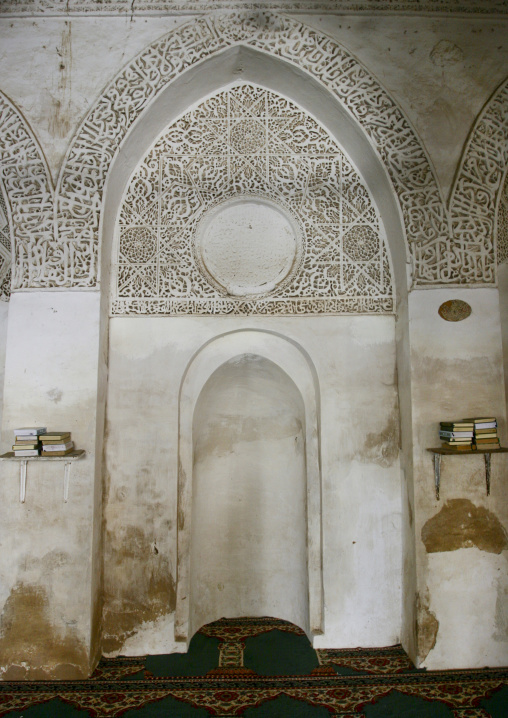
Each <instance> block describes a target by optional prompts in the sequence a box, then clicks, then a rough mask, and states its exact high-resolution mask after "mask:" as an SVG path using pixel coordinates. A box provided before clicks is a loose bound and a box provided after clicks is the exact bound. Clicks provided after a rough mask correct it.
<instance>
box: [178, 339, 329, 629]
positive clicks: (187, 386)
mask: <svg viewBox="0 0 508 718" xmlns="http://www.w3.org/2000/svg"><path fill="white" fill-rule="evenodd" d="M244 354H254V355H257V356H261V357H263V358H265V359H268V360H270V361H272V362H273V363H274V364H276V365H277V366H278V367H279V368H280V369H282V371H284V372H285V373H286V374H287V375H288V376H289V378H290V379H292V381H293V382H294V384H295V385H296V387H297V388H298V390H299V392H300V394H301V396H302V399H303V405H304V408H305V441H306V469H307V541H308V543H307V551H308V553H307V562H308V574H309V619H310V630H311V633H313V634H320V633H322V632H323V565H322V527H321V468H320V467H321V460H320V408H319V406H320V405H319V384H318V379H317V374H316V370H315V368H314V365H313V364H312V361H311V359H310V357H308V355H307V354H306V352H305V351H304V350H303V349H302V348H301V347H300V346H299V345H298V344H296V343H295V342H292V341H291V340H289V339H286V338H285V337H283V336H281V335H279V334H276V333H273V332H267V331H260V330H252V329H245V330H238V331H234V332H229V333H227V334H223V335H221V336H219V337H215V338H214V339H212V340H210V341H209V342H208V343H207V344H205V345H204V346H203V347H201V349H200V350H199V351H198V352H197V353H196V354H195V355H194V357H193V358H192V359H191V361H190V362H189V365H188V367H187V369H186V372H185V374H184V377H183V379H182V384H181V388H180V399H179V439H178V445H179V456H178V534H177V535H178V541H177V546H178V548H177V551H178V569H177V599H176V612H175V638H176V640H179V641H186V642H187V643H188V642H189V640H190V639H191V637H192V634H193V632H194V629H193V627H192V626H191V625H190V600H191V596H190V537H191V522H192V516H191V506H192V474H193V438H192V423H193V416H194V408H195V406H196V402H197V400H198V398H199V395H200V393H201V390H202V389H203V387H204V385H205V384H206V382H207V380H208V379H209V378H210V376H211V375H212V374H213V373H214V371H215V370H216V369H218V368H219V367H220V366H222V365H223V364H224V363H225V362H227V361H229V360H231V359H234V358H235V357H238V356H241V355H244ZM197 628H199V626H198V627H197Z"/></svg>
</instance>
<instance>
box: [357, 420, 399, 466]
mask: <svg viewBox="0 0 508 718" xmlns="http://www.w3.org/2000/svg"><path fill="white" fill-rule="evenodd" d="M398 455H399V411H398V409H394V410H393V411H392V413H391V414H390V416H389V418H388V421H387V422H386V424H385V426H384V427H383V429H382V430H381V431H379V432H373V433H370V434H367V437H366V439H365V444H364V447H363V452H362V456H361V457H359V458H360V460H361V461H368V462H373V463H376V464H379V466H383V467H388V466H391V465H392V464H393V462H394V461H396V459H397V457H398Z"/></svg>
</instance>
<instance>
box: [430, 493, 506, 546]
mask: <svg viewBox="0 0 508 718" xmlns="http://www.w3.org/2000/svg"><path fill="white" fill-rule="evenodd" d="M422 541H423V543H424V544H425V548H426V549H427V553H437V552H441V551H457V549H460V548H472V547H473V546H476V547H477V548H479V549H480V551H488V552H490V553H501V551H503V550H504V549H506V548H508V536H507V534H506V531H505V529H504V528H503V526H502V524H501V523H500V521H499V519H498V518H497V516H496V515H495V514H493V513H492V512H491V511H489V510H488V509H486V508H485V507H484V506H475V505H474V504H473V503H471V501H469V500H468V499H451V500H450V501H447V502H446V504H445V505H444V506H443V508H442V509H441V511H440V512H439V513H437V514H436V515H435V516H433V517H432V518H430V519H429V520H428V521H427V523H426V524H425V525H424V526H423V528H422Z"/></svg>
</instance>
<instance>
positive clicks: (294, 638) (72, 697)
mask: <svg viewBox="0 0 508 718" xmlns="http://www.w3.org/2000/svg"><path fill="white" fill-rule="evenodd" d="M84 716H94V717H95V718H113V717H114V716H123V718H148V716H150V717H154V718H158V717H160V718H162V717H163V716H171V717H174V718H205V716H218V717H224V718H225V717H226V716H228V717H229V716H243V717H244V718H321V717H322V718H329V717H330V716H341V718H380V717H388V716H393V718H446V717H447V716H450V717H455V718H485V717H489V716H490V717H491V718H506V717H507V716H508V669H482V670H469V671H465V670H458V671H422V670H416V669H415V668H414V666H413V665H412V664H411V662H410V660H409V659H408V657H407V655H406V654H405V653H404V651H403V650H402V648H401V647H400V646H391V647H388V648H371V649H344V650H337V649H318V650H314V649H312V647H311V646H310V644H309V641H308V639H307V637H306V636H305V634H304V633H303V632H302V631H301V630H300V629H299V628H297V627H296V626H294V625H292V624H290V623H287V622H286V621H279V620H276V619H271V618H239V619H222V620H220V621H216V622H215V623H211V624H208V625H207V626H204V627H203V628H202V629H201V630H200V631H199V632H198V633H197V634H196V635H195V636H194V638H193V639H192V641H191V644H190V647H189V651H188V653H186V654H171V655H165V656H142V657H138V658H122V657H120V658H113V659H103V660H102V661H101V662H100V664H99V666H98V667H97V669H96V671H95V672H94V674H93V676H92V677H91V678H90V679H88V680H86V681H58V682H56V681H36V682H35V681H34V682H25V681H19V682H14V681H12V682H4V683H0V718H4V717H8V718H15V717H16V718H48V717H51V718H84Z"/></svg>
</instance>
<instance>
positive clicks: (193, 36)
mask: <svg viewBox="0 0 508 718" xmlns="http://www.w3.org/2000/svg"><path fill="white" fill-rule="evenodd" d="M99 4H100V3H96V5H99ZM376 4H379V3H376ZM385 4H387V5H388V4H389V5H391V6H392V8H394V5H393V4H392V3H385ZM406 4H407V5H408V6H409V5H411V4H412V3H406ZM442 4H443V3H441V0H439V1H438V0H436V2H435V3H434V5H435V7H436V8H437V9H440V7H441V5H442ZM14 5H15V6H16V9H17V10H18V9H19V11H20V12H22V11H23V8H25V5H23V3H13V5H12V6H14ZM53 5H54V7H60V8H62V9H64V8H65V12H67V11H69V12H72V11H73V10H74V9H76V12H81V11H83V12H85V13H86V12H89V8H90V7H92V5H91V4H90V3H84V2H82V3H72V9H71V6H70V5H69V4H67V3H64V1H63V0H61V2H57V0H55V2H54V3H53ZM185 5H186V6H187V3H185ZM291 5H292V3H291ZM413 5H414V6H415V7H416V6H418V10H419V11H420V12H421V11H422V9H423V3H416V2H415V3H413ZM501 5H502V3H501ZM117 6H118V7H122V8H125V9H126V8H127V6H128V7H129V12H132V3H130V2H127V0H125V2H119V3H117V4H115V3H106V4H104V11H105V12H106V11H112V10H113V9H114V10H116V8H117ZM216 6H217V8H220V7H224V8H225V7H226V6H228V7H229V5H227V3H226V4H221V3H220V2H218V3H217V4H215V3H214V8H215V7H216ZM51 7H52V4H51V2H46V0H41V2H39V3H36V4H34V3H27V4H26V9H27V11H29V12H33V10H34V8H36V9H37V11H39V10H46V9H49V8H51ZM150 7H151V6H150ZM189 7H190V6H189ZM292 7H293V5H292ZM294 7H296V5H295V6H294ZM468 7H469V6H468ZM140 8H141V5H140V4H139V3H136V10H139V9H140ZM143 8H144V9H146V10H148V9H149V8H148V5H147V4H146V3H144V5H143ZM398 8H399V9H400V4H398ZM471 9H472V8H471ZM3 10H4V7H3V3H2V11H3ZM150 11H152V10H150ZM235 45H236V46H237V45H246V46H247V47H249V48H250V49H252V50H253V51H255V52H260V53H262V54H264V55H266V56H271V57H274V58H280V59H281V61H283V62H286V63H288V64H289V65H294V66H295V67H298V68H300V69H301V70H302V71H303V72H306V73H309V74H310V75H311V76H312V77H313V78H314V79H315V81H316V82H318V83H320V84H322V85H323V86H324V87H326V88H327V90H328V92H329V93H330V95H331V96H332V97H334V98H335V99H336V100H337V101H338V102H339V103H341V104H342V106H343V107H344V108H345V110H346V111H347V112H349V113H350V115H351V116H352V117H353V118H354V120H355V121H356V122H357V123H358V126H359V127H360V128H361V129H362V131H363V132H364V133H365V134H366V136H367V137H368V138H369V141H370V142H371V143H372V146H373V147H374V148H375V150H376V152H377V153H378V155H379V158H380V160H381V162H382V163H383V164H384V166H385V168H386V171H387V173H388V175H389V177H390V180H391V183H392V186H393V189H394V191H395V193H396V195H397V198H398V202H399V206H400V210H401V216H402V219H403V224H404V228H405V234H406V240H407V245H408V253H409V254H410V255H411V260H412V280H413V286H424V285H425V286H440V285H441V286H442V285H462V286H474V285H482V284H493V283H495V280H496V276H495V247H494V226H495V211H496V206H497V197H498V194H499V192H500V190H501V186H502V182H503V180H504V176H505V169H506V166H507V163H508V149H507V148H508V82H505V83H504V85H503V86H501V87H500V88H499V89H498V91H496V93H495V95H494V96H493V98H492V99H491V100H489V102H488V103H487V106H486V107H485V109H484V111H483V112H482V113H481V115H480V117H479V118H478V120H477V121H476V123H475V126H474V128H473V131H472V133H471V136H470V139H469V141H468V144H467V146H466V149H465V152H464V158H463V161H462V164H461V167H460V168H459V172H458V174H457V181H456V184H455V187H454V190H453V193H452V197H451V200H450V204H449V207H447V206H446V204H445V202H444V199H443V197H442V195H441V193H440V191H439V188H438V185H437V182H436V178H435V175H434V172H433V170H432V167H431V165H430V163H429V160H428V157H427V155H426V152H425V150H424V148H423V146H422V143H421V141H420V139H419V138H418V136H417V135H416V134H415V132H414V130H413V129H412V127H411V125H410V123H409V122H408V121H407V119H406V117H405V116H404V114H403V112H402V111H401V110H400V108H399V107H398V105H397V104H396V103H395V102H394V101H393V100H392V98H391V97H390V96H389V95H388V94H387V93H386V91H385V90H384V89H383V88H382V87H381V86H380V85H379V83H378V82H377V80H376V79H375V78H374V77H373V76H372V75H371V74H370V72H369V71H368V70H367V69H366V68H365V67H363V66H362V65H361V64H360V63H359V62H358V61H357V60H356V58H354V57H353V56H352V55H351V54H350V53H349V52H348V51H347V50H346V49H345V48H344V47H342V46H341V45H339V44H338V43H337V42H335V41H334V40H333V39H331V38H330V37H327V36H326V35H324V34H323V33H321V32H318V31H316V30H314V29H313V28H311V27H308V26H306V25H303V24H302V23H300V22H298V21H297V20H296V19H294V18H290V17H288V16H283V15H274V14H271V13H270V12H263V11H262V10H257V11H250V10H246V11H239V12H225V13H219V14H212V15H203V16H196V17H195V18H194V19H193V20H192V21H190V22H188V23H184V24H182V25H180V26H178V27H177V28H176V29H175V30H173V31H172V32H169V33H168V34H167V35H165V36H163V37H161V38H159V39H158V40H156V41H154V42H152V43H151V45H149V46H148V47H147V48H146V49H145V50H144V51H143V52H142V53H141V54H140V55H139V56H138V57H136V58H135V59H134V60H132V61H131V62H130V63H129V64H128V65H127V66H126V67H125V68H124V69H123V70H122V71H121V72H120V73H119V74H118V75H117V76H116V78H115V79H114V80H113V81H112V83H111V84H110V85H109V86H108V87H107V88H106V90H105V91H104V92H103V93H102V94H101V96H100V97H99V98H98V100H97V102H96V103H95V104H94V106H93V107H92V108H91V110H90V112H89V113H88V115H87V117H86V118H85V120H84V121H83V123H82V125H81V128H80V130H79V132H78V134H77V135H76V137H75V139H74V140H73V142H72V144H71V146H70V148H69V151H68V153H67V157H66V162H65V164H64V166H63V168H62V172H61V175H60V179H59V182H58V187H57V192H56V195H55V196H54V193H53V188H52V186H51V181H50V179H49V173H48V169H47V165H46V162H45V160H44V157H43V155H42V153H41V151H40V148H39V147H38V144H37V141H36V139H35V137H34V135H33V133H32V132H31V130H30V128H29V127H28V125H27V123H26V121H25V120H24V118H23V117H22V116H21V115H20V113H19V112H18V111H17V110H16V108H15V107H14V106H13V105H12V103H10V102H9V101H8V100H7V98H5V96H3V95H2V94H1V93H0V120H1V121H0V177H1V179H2V181H3V186H4V190H5V194H6V198H7V199H8V205H9V207H10V209H11V219H12V231H13V237H14V238H15V246H14V260H13V280H12V286H13V288H14V289H25V288H54V287H69V288H87V287H95V286H97V283H98V270H99V247H100V227H101V215H102V212H103V196H104V187H105V183H106V180H107V177H108V172H109V170H110V168H111V164H112V162H113V160H114V158H115V156H116V155H117V153H118V152H119V151H120V149H121V146H122V142H123V141H124V139H125V137H126V135H127V134H128V132H129V130H130V128H131V127H132V126H133V124H134V122H135V121H136V120H138V119H139V118H140V116H141V115H142V113H143V111H144V110H145V109H146V108H147V107H148V106H149V104H150V103H152V102H153V100H154V99H155V98H156V96H157V95H158V93H159V92H160V91H161V90H163V89H164V88H165V87H167V85H168V83H170V82H172V81H173V80H174V79H175V78H177V77H178V76H181V74H182V73H183V72H185V71H186V70H188V69H189V68H190V67H192V66H194V67H197V66H198V65H199V63H201V62H204V61H206V60H207V59H208V58H212V57H213V56H214V55H215V54H216V53H220V52H222V51H225V50H227V49H230V48H232V47H234V46H235ZM501 256H503V255H502V253H501ZM341 301H342V302H343V303H344V302H345V301H346V300H345V299H342V300H341ZM257 308H258V311H263V308H262V307H261V305H260V303H259V302H258V304H257ZM193 310H194V309H193V308H189V311H193ZM233 310H234V309H233V308H231V311H233Z"/></svg>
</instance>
